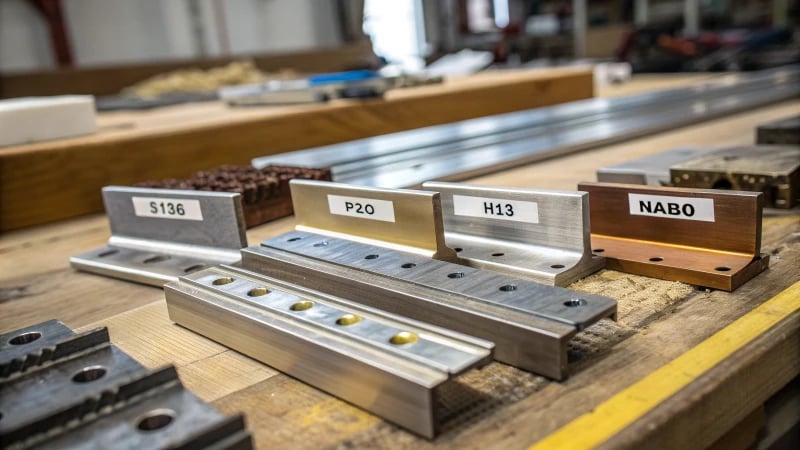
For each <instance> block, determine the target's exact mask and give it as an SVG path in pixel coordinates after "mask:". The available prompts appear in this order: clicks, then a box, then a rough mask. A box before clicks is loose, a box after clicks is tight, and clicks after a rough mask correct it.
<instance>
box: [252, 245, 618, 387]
mask: <svg viewBox="0 0 800 450" xmlns="http://www.w3.org/2000/svg"><path fill="white" fill-rule="evenodd" d="M242 265H243V266H244V267H245V268H246V269H248V270H251V271H255V272H259V273H264V274H268V275H270V276H273V277H276V278H280V279H285V280H287V281H289V282H292V283H296V284H300V285H304V286H307V287H310V288H314V289H319V290H323V291H325V292H328V293H330V294H332V295H338V296H340V297H345V298H348V299H352V300H354V301H358V302H361V303H364V304H367V305H369V306H372V307H376V308H380V309H383V310H386V311H389V312H391V313H395V314H400V315H403V316H406V317H410V318H412V319H416V320H421V321H425V322H429V323H433V324H435V325H438V326H442V327H446V328H450V329H453V330H456V331H460V332H462V333H466V334H470V335H473V336H477V337H479V338H482V339H487V340H490V341H492V342H494V343H495V359H496V360H498V361H501V362H504V363H507V364H511V365H514V366H517V367H520V368H522V369H525V370H529V371H532V372H536V373H539V374H542V375H545V376H548V377H550V378H555V379H563V378H565V377H566V376H567V358H566V356H567V354H566V353H567V351H566V347H567V342H568V341H569V339H570V338H572V336H573V335H575V334H576V333H577V332H578V331H580V330H582V329H583V328H585V327H587V326H589V325H591V324H593V323H595V322H597V321H598V320H600V319H602V318H604V317H615V316H616V306H617V305H616V302H615V301H614V300H612V299H610V298H607V297H602V296H598V295H591V294H583V293H578V292H574V291H570V290H567V289H563V288H558V287H552V286H545V285H543V284H539V283H535V282H531V281H524V280H519V279H515V278H512V277H509V276H506V275H502V274H497V273H492V272H489V271H484V270H480V269H474V268H471V267H466V266H462V265H458V264H454V263H450V262H446V261H439V260H434V259H429V258H426V257H424V256H419V255H416V254H412V253H406V252H400V251H395V250H389V249H386V248H382V247H376V246H372V245H368V244H363V243H359V242H352V241H346V240H343V239H337V238H331V237H328V236H322V235H318V234H312V233H307V232H303V231H295V232H291V233H287V234H284V235H281V236H278V237H275V238H273V239H269V240H267V241H264V242H263V243H262V244H261V246H253V247H248V248H246V249H243V250H242Z"/></svg>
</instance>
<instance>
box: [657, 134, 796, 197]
mask: <svg viewBox="0 0 800 450" xmlns="http://www.w3.org/2000/svg"><path fill="white" fill-rule="evenodd" d="M669 171H670V176H671V178H672V185H673V186H677V187H688V188H701V189H733V190H737V191H754V192H762V193H764V201H765V203H766V205H767V206H772V207H775V208H786V209H788V208H792V207H794V206H795V205H797V204H800V147H798V146H790V145H751V146H743V147H729V148H721V149H716V150H714V151H712V152H707V153H705V154H703V155H701V156H697V157H695V158H692V159H690V160H688V161H684V162H681V163H678V164H674V165H672V167H670V169H669Z"/></svg>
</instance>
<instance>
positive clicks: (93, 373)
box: [72, 366, 107, 383]
mask: <svg viewBox="0 0 800 450" xmlns="http://www.w3.org/2000/svg"><path fill="white" fill-rule="evenodd" d="M106 372H107V370H106V368H105V367H103V366H90V367H84V368H83V369H81V370H80V371H79V372H78V373H76V374H75V375H73V376H72V381H74V382H76V383H88V382H90V381H95V380H99V379H100V378H103V377H104V376H105V375H106Z"/></svg>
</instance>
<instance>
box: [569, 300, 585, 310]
mask: <svg viewBox="0 0 800 450" xmlns="http://www.w3.org/2000/svg"><path fill="white" fill-rule="evenodd" d="M585 304H586V300H584V299H582V298H571V299H569V300H567V301H565V302H564V306H566V307H569V308H576V307H578V306H583V305H585Z"/></svg>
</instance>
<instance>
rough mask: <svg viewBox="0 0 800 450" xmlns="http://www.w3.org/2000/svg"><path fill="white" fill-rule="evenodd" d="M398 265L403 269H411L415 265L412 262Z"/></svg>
mask: <svg viewBox="0 0 800 450" xmlns="http://www.w3.org/2000/svg"><path fill="white" fill-rule="evenodd" d="M400 267H402V268H403V269H413V268H414V267H417V265H416V264H414V263H405V264H403V265H402V266H400Z"/></svg>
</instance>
